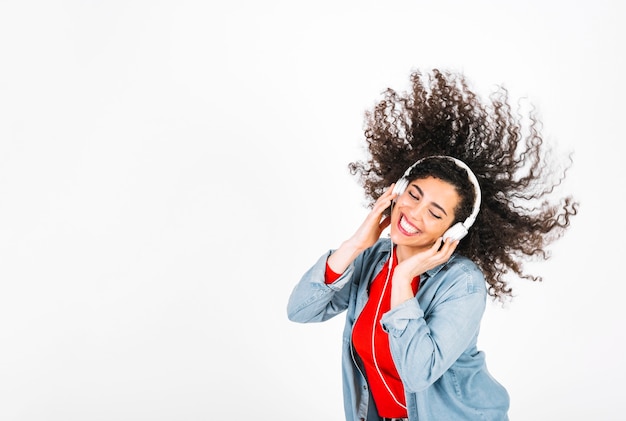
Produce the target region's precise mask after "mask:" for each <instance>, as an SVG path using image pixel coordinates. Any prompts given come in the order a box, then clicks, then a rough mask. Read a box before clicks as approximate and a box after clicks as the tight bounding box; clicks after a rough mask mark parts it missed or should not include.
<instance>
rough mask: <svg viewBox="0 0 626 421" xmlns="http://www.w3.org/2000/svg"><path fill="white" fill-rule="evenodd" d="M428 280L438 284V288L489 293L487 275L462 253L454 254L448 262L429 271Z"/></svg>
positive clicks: (467, 292)
mask: <svg viewBox="0 0 626 421" xmlns="http://www.w3.org/2000/svg"><path fill="white" fill-rule="evenodd" d="M426 274H427V275H428V280H429V282H431V283H436V284H438V288H443V289H445V290H449V292H450V293H453V294H454V295H456V294H462V295H466V294H481V295H486V294H487V285H486V282H485V276H484V275H483V273H482V271H481V270H480V268H479V267H478V266H477V265H476V263H474V262H473V261H472V260H470V259H468V258H467V257H465V256H462V255H460V254H453V255H452V257H450V260H448V261H447V262H446V263H444V264H442V265H439V266H437V267H435V268H433V269H431V270H429V271H428V272H426Z"/></svg>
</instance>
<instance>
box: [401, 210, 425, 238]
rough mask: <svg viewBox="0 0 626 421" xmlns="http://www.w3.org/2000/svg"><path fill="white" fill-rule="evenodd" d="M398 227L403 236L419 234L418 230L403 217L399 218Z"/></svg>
mask: <svg viewBox="0 0 626 421" xmlns="http://www.w3.org/2000/svg"><path fill="white" fill-rule="evenodd" d="M398 227H399V228H400V231H402V233H403V234H405V235H415V234H417V233H419V232H420V230H419V229H417V227H415V226H414V225H413V224H411V223H410V222H409V221H407V219H406V218H405V217H404V215H401V216H400V221H399V222H398Z"/></svg>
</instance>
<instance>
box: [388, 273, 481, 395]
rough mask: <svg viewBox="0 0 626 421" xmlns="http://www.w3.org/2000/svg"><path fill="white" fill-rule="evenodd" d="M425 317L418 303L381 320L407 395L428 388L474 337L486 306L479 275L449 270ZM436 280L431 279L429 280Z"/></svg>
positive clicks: (402, 306)
mask: <svg viewBox="0 0 626 421" xmlns="http://www.w3.org/2000/svg"><path fill="white" fill-rule="evenodd" d="M438 276H442V277H445V278H444V279H443V282H442V285H445V287H443V288H440V291H439V292H438V293H437V297H436V298H435V299H434V300H433V304H432V306H430V307H429V309H428V314H427V315H425V314H424V311H423V310H422V308H421V307H420V304H419V302H418V300H417V298H413V299H411V300H408V301H406V302H404V303H402V304H400V305H399V306H397V307H395V308H393V309H391V310H390V311H388V312H387V313H385V314H384V315H383V317H382V320H381V324H382V327H383V329H384V330H385V331H386V332H387V333H388V334H389V345H390V348H391V353H392V356H393V359H394V362H395V364H396V367H397V369H398V372H399V373H400V377H401V378H402V381H403V383H404V385H405V388H406V389H407V391H408V392H419V391H421V390H424V389H426V388H427V387H429V386H430V385H432V384H433V383H434V382H435V381H437V379H439V378H440V377H441V376H442V375H443V374H444V372H445V371H447V370H448V369H449V368H450V367H451V366H452V364H454V362H455V361H456V360H457V359H458V358H459V357H460V356H461V354H463V352H464V351H465V350H466V349H467V348H468V347H469V346H470V344H471V343H472V341H474V339H475V337H476V336H477V333H478V330H479V327H480V321H481V319H482V316H483V313H484V310H485V306H486V288H485V281H484V277H483V275H482V273H481V272H480V271H479V270H478V268H476V267H475V266H473V265H466V264H461V265H453V266H452V268H448V270H446V271H445V273H443V274H440V275H438ZM431 280H432V281H434V279H430V280H427V282H429V281H431Z"/></svg>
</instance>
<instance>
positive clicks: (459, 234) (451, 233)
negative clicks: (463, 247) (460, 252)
mask: <svg viewBox="0 0 626 421" xmlns="http://www.w3.org/2000/svg"><path fill="white" fill-rule="evenodd" d="M466 235H467V228H465V225H463V223H462V222H457V223H456V224H454V225H452V226H451V227H450V228H448V230H447V231H446V232H444V233H443V239H444V240H446V239H448V238H449V239H451V240H452V241H456V240H460V239H462V238H463V237H465V236H466Z"/></svg>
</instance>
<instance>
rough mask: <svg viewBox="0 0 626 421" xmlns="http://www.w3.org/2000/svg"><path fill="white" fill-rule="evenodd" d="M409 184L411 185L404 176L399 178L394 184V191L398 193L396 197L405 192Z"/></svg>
mask: <svg viewBox="0 0 626 421" xmlns="http://www.w3.org/2000/svg"><path fill="white" fill-rule="evenodd" d="M408 185H409V182H408V181H407V179H406V178H404V177H403V178H401V179H399V180H398V181H397V182H396V184H395V186H393V193H395V194H396V199H397V196H400V195H401V194H402V193H404V191H405V190H406V188H407V186H408Z"/></svg>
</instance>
